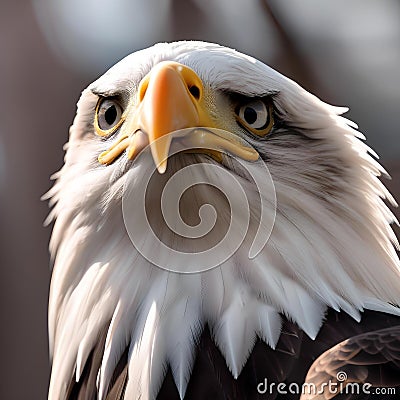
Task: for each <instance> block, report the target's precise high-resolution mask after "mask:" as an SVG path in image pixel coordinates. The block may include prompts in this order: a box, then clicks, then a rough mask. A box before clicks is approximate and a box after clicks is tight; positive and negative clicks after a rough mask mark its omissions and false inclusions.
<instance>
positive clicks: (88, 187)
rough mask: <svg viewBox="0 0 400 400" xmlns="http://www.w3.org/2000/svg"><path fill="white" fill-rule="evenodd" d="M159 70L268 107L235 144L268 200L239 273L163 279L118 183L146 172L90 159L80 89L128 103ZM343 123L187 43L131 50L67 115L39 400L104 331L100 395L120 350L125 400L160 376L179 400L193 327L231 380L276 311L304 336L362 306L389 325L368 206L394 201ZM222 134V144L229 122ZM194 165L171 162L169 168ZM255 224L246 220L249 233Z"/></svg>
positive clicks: (283, 84) (88, 118)
mask: <svg viewBox="0 0 400 400" xmlns="http://www.w3.org/2000/svg"><path fill="white" fill-rule="evenodd" d="M163 60H173V61H177V62H180V63H183V64H186V65H188V66H189V67H191V68H192V69H194V70H195V71H196V72H197V74H198V75H199V76H200V78H201V79H202V80H203V82H204V84H205V86H206V87H207V88H208V89H209V91H210V92H212V93H219V92H221V93H224V92H226V91H229V92H238V93H242V94H244V95H246V96H264V95H273V99H274V105H275V109H276V113H277V115H278V118H279V120H280V121H281V122H282V123H281V124H280V125H279V126H277V127H276V129H275V132H274V133H273V134H272V135H271V136H270V137H269V138H268V140H265V141H257V140H255V139H251V138H248V141H249V142H250V143H251V144H252V145H253V146H254V147H255V148H256V149H257V150H258V151H259V152H260V154H263V155H264V156H265V159H266V164H267V165H268V168H269V170H270V173H271V176H272V178H273V181H274V184H275V189H276V196H277V214H276V220H275V224H274V228H273V231H272V234H271V236H270V239H269V241H268V243H267V244H266V246H265V247H264V249H263V250H262V252H261V253H260V254H259V255H258V256H257V257H256V258H254V259H252V260H250V259H249V258H248V257H247V252H246V251H242V250H241V249H239V250H238V251H237V252H236V253H235V255H233V256H232V257H231V258H230V259H229V260H228V261H226V262H225V263H224V264H222V265H220V266H219V267H217V268H216V269H213V270H210V271H207V272H203V273H199V274H194V275H182V274H175V273H172V272H168V271H164V270H161V269H159V268H157V267H155V266H153V265H152V264H150V263H149V262H148V261H147V260H146V259H144V258H143V257H142V256H141V255H140V254H138V252H137V251H136V249H135V248H134V247H133V245H132V243H131V241H130V240H129V236H128V234H127V232H126V230H125V227H124V222H123V216H122V207H121V193H122V189H123V185H124V184H134V185H136V188H137V190H144V188H143V187H141V183H143V182H142V180H141V176H142V174H143V171H144V170H145V169H146V168H148V167H149V163H152V160H151V157H147V158H146V157H142V158H141V159H140V160H139V161H138V162H137V163H136V167H135V171H134V173H133V174H132V175H133V177H132V178H130V179H132V181H131V182H126V179H127V178H126V177H127V174H126V173H124V172H126V165H127V160H126V157H124V156H123V157H121V158H120V159H119V160H117V162H115V163H114V164H112V165H109V166H103V165H100V164H99V163H98V162H97V157H98V155H99V154H100V153H101V152H102V151H104V150H105V146H107V144H106V143H105V142H104V141H103V140H101V139H100V138H99V137H97V136H96V135H95V134H94V132H93V119H94V112H95V107H96V103H97V100H98V97H97V95H95V94H94V93H93V92H98V91H101V92H104V93H107V92H109V93H113V92H115V91H116V90H120V91H124V92H126V93H128V95H131V94H132V93H134V92H135V90H136V89H137V87H138V84H139V82H140V80H141V79H142V78H143V77H144V75H145V74H147V73H148V72H149V71H150V69H151V68H152V66H154V65H155V64H156V63H158V62H160V61H163ZM221 96H223V95H222V94H221ZM344 111H346V109H343V108H336V107H332V106H329V105H327V104H325V103H323V102H322V101H320V100H319V99H318V98H316V97H315V96H313V95H311V94H310V93H308V92H306V91H305V90H304V89H302V88H301V87H300V86H298V85H297V84H296V83H295V82H293V81H291V80H290V79H288V78H286V77H284V76H282V75H281V74H279V73H278V72H276V71H274V70H272V69H271V68H269V67H268V66H266V65H264V64H263V63H261V62H259V61H257V60H254V59H253V58H251V57H248V56H246V55H243V54H240V53H238V52H236V51H234V50H231V49H227V48H224V47H220V46H217V45H214V44H207V43H201V42H178V43H171V44H158V45H156V46H154V47H151V48H149V49H146V50H143V51H140V52H137V53H134V54H132V55H130V56H128V57H126V58H125V59H123V60H122V61H121V62H119V63H118V64H117V65H116V66H114V67H113V68H111V69H110V70H109V71H108V72H107V73H105V74H104V75H103V76H102V77H100V78H99V79H98V80H97V81H96V82H94V83H93V84H92V85H90V86H89V88H88V89H86V90H85V91H84V92H83V93H82V96H81V99H80V100H79V103H78V112H77V115H76V118H75V120H74V124H73V126H72V127H71V131H70V140H69V143H68V145H67V146H66V149H67V152H66V157H65V165H64V167H63V168H62V169H61V171H60V172H59V173H57V174H56V175H55V177H56V178H57V181H56V183H55V185H54V187H53V188H52V190H51V191H50V192H49V194H48V197H49V198H51V201H50V203H51V205H53V206H54V207H53V210H52V212H51V214H50V216H49V220H53V219H54V220H55V225H54V230H53V235H52V239H51V243H50V250H51V254H52V256H53V258H54V272H53V278H52V285H51V293H50V305H49V330H50V343H51V353H52V354H53V369H52V378H51V385H50V391H49V398H50V399H62V398H65V394H66V387H67V384H68V382H69V381H70V379H71V376H72V375H73V374H74V371H75V374H76V377H77V379H79V376H80V374H81V372H82V369H83V367H84V365H85V362H86V359H87V357H88V355H89V353H90V351H91V349H92V348H93V346H94V344H95V342H96V340H97V334H98V332H99V330H101V329H104V328H107V329H108V334H107V339H106V346H105V352H104V357H103V360H102V364H101V370H100V372H99V377H98V390H99V393H100V398H104V395H105V393H106V391H107V387H108V384H109V382H110V379H111V376H112V373H113V370H114V368H115V366H116V364H117V362H118V360H119V358H120V356H121V354H122V352H123V351H124V349H125V348H126V346H130V350H129V357H130V358H129V381H128V385H127V389H126V397H127V398H130V397H129V395H133V394H138V393H141V394H142V398H143V399H147V398H153V397H154V396H155V395H156V394H157V392H158V389H159V387H160V385H161V383H162V380H163V377H164V375H165V371H166V368H167V367H168V366H170V367H171V370H172V373H173V376H174V379H175V382H176V385H177V387H178V390H179V392H180V394H181V396H182V397H183V396H184V393H185V390H186V386H187V383H188V380H189V378H190V373H191V368H192V366H193V361H194V357H195V343H196V340H197V339H198V337H199V335H200V333H201V331H202V329H203V327H204V325H205V324H208V325H209V327H210V329H211V332H212V334H213V336H214V339H215V342H216V343H217V345H218V346H219V348H220V349H221V352H222V354H223V355H224V357H225V359H226V362H227V365H228V367H229V368H230V370H231V372H232V374H233V375H234V376H235V377H236V376H238V374H239V373H240V371H241V369H242V367H243V365H244V364H245V362H246V360H247V357H248V355H249V353H250V352H251V350H252V346H253V344H254V342H255V339H256V337H257V336H259V337H260V338H261V339H262V340H264V341H265V342H266V343H267V344H269V345H270V346H271V347H274V346H275V345H276V343H277V341H278V339H279V335H280V328H281V317H280V315H279V314H280V313H282V314H284V315H286V316H288V317H289V318H290V319H292V320H294V321H295V322H297V324H298V325H299V326H300V327H301V328H302V329H303V330H304V331H305V332H306V333H307V334H308V335H309V336H310V337H312V338H315V336H316V335H317V333H318V331H319V329H320V327H321V325H322V323H323V318H324V313H325V311H326V309H327V307H333V308H334V309H336V310H344V311H345V312H347V313H348V314H350V315H351V316H352V317H353V318H355V319H356V320H359V319H360V312H362V311H363V309H373V310H378V311H384V312H389V313H397V314H398V313H399V310H398V308H397V307H396V306H398V305H399V304H400V285H399V282H400V272H399V271H400V267H399V260H398V257H397V255H396V252H395V249H394V247H393V244H396V245H397V242H396V238H395V236H394V234H393V231H392V229H391V228H390V223H392V222H393V221H394V220H395V218H394V216H393V215H392V213H391V212H390V211H389V209H388V208H387V206H386V205H385V204H384V202H383V200H382V199H384V198H386V199H388V200H389V201H391V202H393V203H394V200H393V199H392V198H391V196H390V194H389V193H388V192H387V190H386V188H385V187H384V185H383V184H382V183H381V182H380V180H379V179H378V176H379V175H380V174H381V173H382V172H384V170H383V169H382V167H381V166H380V165H379V164H378V163H377V162H376V161H375V160H374V159H373V158H372V157H371V156H370V155H369V153H370V152H371V151H370V150H369V148H368V147H367V146H366V145H365V144H364V143H362V142H361V141H360V140H359V139H360V138H362V134H360V133H359V132H358V131H357V130H356V129H355V128H356V127H355V125H354V124H352V123H351V122H349V121H347V120H346V119H344V118H343V117H341V116H339V115H340V114H341V113H343V112H344ZM226 124H227V129H228V130H231V131H234V129H235V126H234V125H229V124H230V122H229V121H227V122H226ZM236 129H237V128H236ZM191 157H192V158H191ZM199 157H200V158H201V156H195V155H192V156H189V155H188V156H186V158H185V159H181V160H180V159H177V161H176V163H175V168H180V167H181V166H183V165H185V164H190V162H191V161H194V160H198V159H199ZM207 162H211V161H210V160H208V161H207ZM180 163H181V164H180ZM227 167H229V168H230V169H231V171H232V173H236V174H237V175H238V179H241V182H242V183H243V185H244V187H245V190H246V192H247V193H248V195H249V199H250V205H251V204H252V203H251V202H252V201H253V202H255V201H256V199H257V198H258V193H257V192H256V189H255V187H254V185H253V184H252V182H250V181H247V180H246V179H245V178H241V171H240V168H239V167H238V166H235V165H228V164H227ZM260 173H261V172H260ZM204 174H205V176H206V175H207V171H206V168H205V169H204ZM160 179H161V178H160ZM219 184H220V185H221V186H222V188H223V185H224V183H223V182H219ZM212 195H213V192H212V191H209V190H207V189H204V188H203V189H202V190H198V191H196V192H195V194H193V196H194V197H195V198H196V200H195V201H196V202H198V204H202V203H204V201H206V200H207V199H208V198H209V196H212ZM191 201H193V199H192V200H191ZM255 208H256V207H255ZM197 211H198V210H194V212H195V213H196V214H197ZM270 211H271V212H272V210H270ZM132 212H135V205H134V204H132ZM256 226H257V213H254V214H253V215H252V217H251V222H250V230H254V229H255V228H254V227H256ZM143 235H146V232H143ZM132 398H134V396H132Z"/></svg>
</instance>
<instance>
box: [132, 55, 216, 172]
mask: <svg viewBox="0 0 400 400" xmlns="http://www.w3.org/2000/svg"><path fill="white" fill-rule="evenodd" d="M202 95H203V83H202V81H201V80H200V78H199V77H198V75H197V74H196V73H195V72H194V71H193V70H192V69H190V68H189V67H187V66H185V65H182V64H178V63H176V62H169V61H164V62H161V63H159V64H157V65H156V66H155V67H154V68H153V70H152V71H151V73H150V74H149V75H148V76H146V77H145V78H144V79H143V81H142V82H141V83H140V86H139V101H140V103H139V104H140V105H139V109H138V120H137V124H138V126H139V129H141V130H143V131H144V132H146V133H147V135H148V138H149V144H150V149H151V153H152V156H153V159H154V162H155V164H156V166H157V168H158V171H159V172H160V173H163V172H164V171H165V169H166V166H167V158H168V151H169V147H170V143H171V135H168V134H169V133H171V132H174V131H177V130H180V129H185V128H191V127H197V126H207V127H211V126H212V121H211V119H210V118H209V117H208V115H207V114H206V113H205V112H204V110H203V108H202V107H201V101H202Z"/></svg>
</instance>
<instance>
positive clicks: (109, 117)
mask: <svg viewBox="0 0 400 400" xmlns="http://www.w3.org/2000/svg"><path fill="white" fill-rule="evenodd" d="M116 118H117V108H116V107H115V106H111V107H109V108H107V110H106V112H105V113H104V119H105V120H106V122H107V124H108V125H112V124H113V123H114V122H115V120H116Z"/></svg>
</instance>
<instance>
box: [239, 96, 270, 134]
mask: <svg viewBox="0 0 400 400" xmlns="http://www.w3.org/2000/svg"><path fill="white" fill-rule="evenodd" d="M272 109H273V108H272V103H271V101H268V100H264V99H251V100H247V101H245V102H242V103H241V104H239V106H238V107H237V108H236V119H237V121H238V123H239V124H240V125H241V126H242V127H243V128H245V129H246V130H247V131H250V132H251V133H253V134H255V135H257V136H265V135H266V134H267V133H269V132H270V130H271V128H272V126H273V124H274V119H273V113H272Z"/></svg>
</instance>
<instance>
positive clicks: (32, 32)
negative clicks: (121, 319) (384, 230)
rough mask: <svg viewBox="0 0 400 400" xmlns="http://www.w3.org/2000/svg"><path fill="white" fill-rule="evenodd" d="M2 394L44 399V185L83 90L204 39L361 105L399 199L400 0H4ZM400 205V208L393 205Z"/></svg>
mask: <svg viewBox="0 0 400 400" xmlns="http://www.w3.org/2000/svg"><path fill="white" fill-rule="evenodd" d="M0 7H1V8H0V10H1V12H0V49H1V56H0V84H1V92H2V95H1V97H0V116H1V124H0V205H1V207H0V285H1V287H0V312H1V329H0V346H1V349H0V350H1V353H0V354H1V355H2V360H1V363H2V365H1V374H0V376H1V383H0V399H35V400H36V399H38V400H39V399H45V398H46V397H47V386H48V379H49V370H50V369H49V361H48V339H47V298H48V288H49V282H50V266H49V256H48V251H47V244H48V239H49V236H50V229H49V228H43V227H42V222H43V220H44V219H45V217H46V215H47V213H48V208H47V204H45V203H43V202H40V196H41V195H42V194H43V193H45V192H46V191H47V190H48V189H49V188H50V185H51V183H50V180H49V177H50V175H51V174H52V173H53V172H55V171H57V170H58V169H59V168H60V167H61V165H62V162H63V150H62V146H63V144H64V143H65V142H66V141H67V140H68V127H69V125H70V124H71V122H72V119H73V117H74V115H75V104H76V101H77V100H78V98H79V94H80V92H81V90H82V89H83V88H84V87H86V86H87V85H88V84H89V83H90V82H91V81H93V80H94V79H96V78H97V77H98V76H99V75H101V74H102V73H103V72H104V71H105V70H106V69H107V68H108V67H110V66H111V65H112V64H114V63H115V62H116V61H118V60H119V59H120V58H122V57H123V56H125V55H127V54H129V53H130V52H132V51H135V50H137V49H141V48H143V47H147V46H150V45H152V44H154V43H155V42H159V41H172V40H178V39H200V40H205V41H211V42H217V43H220V44H223V45H226V46H229V47H233V48H236V49H238V50H239V51H242V52H244V53H247V54H250V55H252V56H255V57H257V58H259V59H261V60H263V61H264V62H266V63H267V64H269V65H270V66H272V67H274V68H275V69H277V70H279V71H280V72H282V73H284V74H286V75H288V76H289V77H291V78H292V79H294V80H296V81H297V82H299V83H300V84H301V85H303V86H305V88H306V89H308V90H309V91H311V92H313V93H315V94H317V95H318V96H319V97H320V98H322V99H323V100H324V101H326V102H328V103H331V104H335V105H344V106H349V107H350V111H349V113H348V114H347V117H348V118H350V119H352V120H354V121H356V122H357V123H358V124H359V126H360V130H361V131H362V132H364V133H365V135H366V136H367V142H368V144H369V145H370V146H371V147H373V148H374V149H375V150H376V151H377V152H378V153H379V155H380V156H381V163H382V164H383V165H384V166H385V167H386V168H387V169H388V170H389V171H390V173H391V174H392V177H393V179H392V181H387V182H385V183H387V185H388V187H389V188H390V189H391V190H392V192H393V193H394V194H395V195H397V198H398V199H400V184H399V181H400V157H399V155H400V133H399V125H400V67H399V65H400V2H399V1H398V0H369V1H365V0H335V1H330V2H321V1H319V0H286V1H279V0H274V1H272V0H271V1H268V0H147V1H139V0H114V1H112V2H111V1H107V0H83V1H82V0H68V1H67V0H64V1H62V0H32V1H28V0H25V1H23V0H21V1H11V0H2V1H1V6H0ZM395 212H396V213H397V215H398V212H397V211H395Z"/></svg>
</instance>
